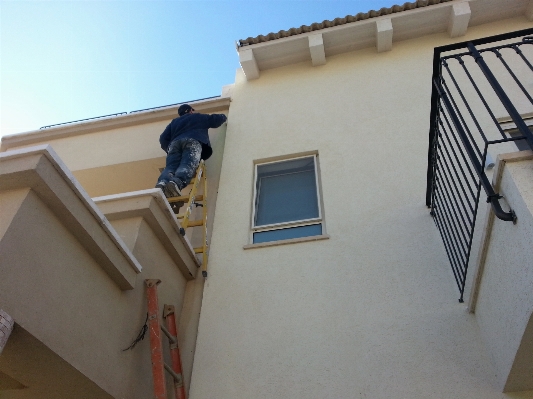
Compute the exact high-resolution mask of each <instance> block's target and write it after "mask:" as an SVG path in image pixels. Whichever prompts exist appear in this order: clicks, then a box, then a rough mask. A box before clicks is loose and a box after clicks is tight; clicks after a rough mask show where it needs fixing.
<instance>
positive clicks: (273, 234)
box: [252, 155, 323, 244]
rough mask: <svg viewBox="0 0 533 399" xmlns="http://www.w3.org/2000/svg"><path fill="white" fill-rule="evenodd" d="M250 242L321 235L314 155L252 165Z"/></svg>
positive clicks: (315, 159) (320, 213)
mask: <svg viewBox="0 0 533 399" xmlns="http://www.w3.org/2000/svg"><path fill="white" fill-rule="evenodd" d="M254 191H255V193H254V212H253V216H252V242H253V243H254V244H258V243H263V242H269V241H278V240H286V239H290V238H302V237H309V236H316V235H322V234H323V223H322V212H321V207H320V195H319V184H318V173H317V156H316V155H311V156H305V157H300V158H293V159H290V160H286V161H277V162H268V163H260V164H257V165H256V166H255V190H254Z"/></svg>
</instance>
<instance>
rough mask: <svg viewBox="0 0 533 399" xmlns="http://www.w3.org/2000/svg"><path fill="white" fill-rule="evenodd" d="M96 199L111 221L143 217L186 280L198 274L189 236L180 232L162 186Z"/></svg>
mask: <svg viewBox="0 0 533 399" xmlns="http://www.w3.org/2000/svg"><path fill="white" fill-rule="evenodd" d="M93 201H94V202H95V203H96V205H98V207H99V208H100V210H101V211H102V212H103V213H104V214H105V216H106V217H107V219H108V220H110V221H111V222H113V221H115V220H121V219H129V218H134V217H142V218H143V219H144V220H145V221H146V222H147V223H148V225H149V226H150V228H151V229H152V230H153V231H154V233H155V235H156V236H157V237H158V239H159V241H160V242H161V243H162V244H163V246H164V247H165V249H166V250H167V251H168V253H169V255H170V257H171V258H172V259H173V261H174V262H175V263H176V265H177V266H178V267H179V269H180V270H181V272H182V274H183V276H184V277H185V278H186V279H187V280H192V279H194V277H195V276H196V272H197V268H198V267H199V266H200V262H199V261H198V259H197V257H196V255H195V254H194V251H193V248H192V245H191V243H190V242H189V240H188V239H187V237H183V236H182V235H181V234H180V233H179V229H180V225H179V222H178V220H177V219H176V217H175V215H174V213H173V212H172V209H171V208H170V205H169V204H168V202H167V201H166V199H165V198H164V197H163V195H162V193H161V190H159V189H157V188H152V189H148V190H142V191H134V192H130V193H124V194H116V195H108V196H104V197H97V198H94V199H93Z"/></svg>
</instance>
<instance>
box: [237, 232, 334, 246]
mask: <svg viewBox="0 0 533 399" xmlns="http://www.w3.org/2000/svg"><path fill="white" fill-rule="evenodd" d="M327 239H329V235H327V234H322V235H319V236H310V237H301V238H289V239H288V240H279V241H269V242H262V243H259V244H247V245H245V246H244V247H243V249H252V248H265V247H274V246H277V245H287V244H296V243H298V242H309V241H319V240H327Z"/></svg>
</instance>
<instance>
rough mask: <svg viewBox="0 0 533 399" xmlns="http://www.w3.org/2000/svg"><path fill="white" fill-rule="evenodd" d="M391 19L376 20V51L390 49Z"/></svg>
mask: <svg viewBox="0 0 533 399" xmlns="http://www.w3.org/2000/svg"><path fill="white" fill-rule="evenodd" d="M392 34H393V29H392V20H391V19H390V18H385V19H379V20H377V21H376V48H377V50H378V53H381V52H383V51H390V50H391V49H392Z"/></svg>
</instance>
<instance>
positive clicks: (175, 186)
mask: <svg viewBox="0 0 533 399" xmlns="http://www.w3.org/2000/svg"><path fill="white" fill-rule="evenodd" d="M178 115H179V117H178V118H175V119H173V120H172V122H170V123H169V125H168V126H167V127H166V129H165V131H164V132H163V133H162V134H161V136H160V137H159V143H160V144H161V148H162V149H163V150H164V151H165V152H166V153H167V160H166V167H165V169H164V170H163V172H161V175H160V176H159V179H158V181H157V184H156V187H157V188H160V189H161V190H163V193H164V194H165V197H167V198H170V197H179V196H181V190H183V189H184V188H185V187H186V186H187V185H188V184H189V182H190V181H191V179H192V177H193V176H194V173H195V172H196V169H197V168H198V165H199V163H200V159H208V158H209V157H210V156H211V154H212V153H213V149H212V148H211V143H210V142H209V134H208V129H209V128H216V127H219V126H220V125H222V124H223V123H224V122H226V119H227V118H226V115H224V114H212V115H207V114H198V113H196V111H195V110H194V108H192V107H191V106H190V105H189V104H183V105H181V106H180V107H179V109H178Z"/></svg>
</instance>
